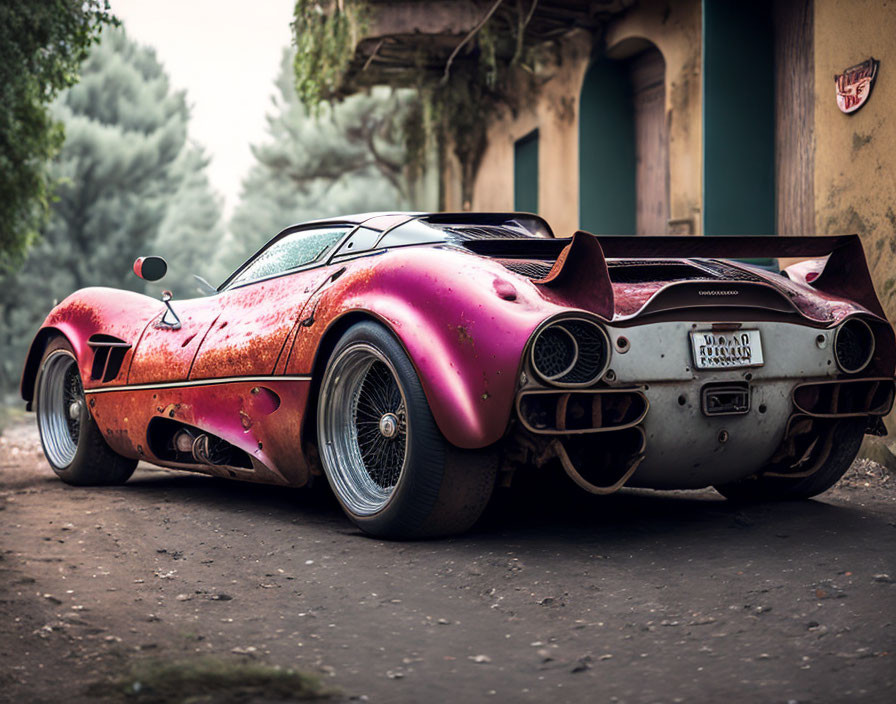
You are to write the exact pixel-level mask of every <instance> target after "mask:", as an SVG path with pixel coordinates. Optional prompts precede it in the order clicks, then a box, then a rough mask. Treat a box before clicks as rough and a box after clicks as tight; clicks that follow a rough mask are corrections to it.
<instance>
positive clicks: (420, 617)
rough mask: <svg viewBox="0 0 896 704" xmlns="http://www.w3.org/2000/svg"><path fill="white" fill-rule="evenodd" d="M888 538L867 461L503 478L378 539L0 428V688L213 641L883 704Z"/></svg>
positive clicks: (893, 513)
mask: <svg viewBox="0 0 896 704" xmlns="http://www.w3.org/2000/svg"><path fill="white" fill-rule="evenodd" d="M894 554H896V490H894V479H893V478H892V476H891V475H889V474H887V473H886V472H885V471H883V469H882V468H881V467H880V466H879V465H875V464H873V463H870V462H857V463H856V464H855V465H854V466H853V468H852V469H851V470H850V472H849V474H848V475H847V477H845V478H844V480H842V481H841V483H840V484H839V485H838V486H837V487H835V488H834V489H833V490H832V491H830V492H828V493H827V494H825V495H824V496H823V497H822V498H820V499H819V500H816V501H806V502H800V503H790V504H778V505H771V504H769V505H761V506H755V507H750V508H737V507H733V506H731V505H729V504H727V503H726V502H725V501H724V500H722V499H721V498H720V497H718V496H717V495H716V494H715V493H714V492H712V491H701V492H662V493H660V492H648V491H623V492H620V493H619V494H616V495H614V496H611V497H600V498H598V497H590V496H585V495H576V494H571V493H569V492H565V491H555V492H550V493H547V492H541V493H540V494H533V493H530V494H526V493H518V494H515V495H511V496H503V497H500V498H499V500H497V501H496V502H495V506H494V507H493V508H492V509H491V510H490V512H489V514H488V515H487V516H486V518H485V520H484V521H483V522H482V524H481V525H480V526H478V527H477V528H476V530H474V531H473V532H471V533H469V534H468V535H465V536H462V537H460V538H455V539H451V540H440V541H429V542H406V543H387V542H382V541H377V540H371V539H369V538H365V537H363V536H362V535H360V534H359V533H358V532H357V530H355V529H354V527H353V526H352V525H351V524H350V523H349V522H348V521H347V520H346V519H345V518H344V517H343V516H342V514H341V512H340V511H339V508H338V507H337V506H336V504H335V503H334V501H333V500H332V498H330V497H328V496H326V495H324V494H321V493H319V492H305V491H292V490H283V489H281V488H275V487H264V486H255V485H249V484H242V483H237V482H225V481H221V480H216V479H211V478H207V477H203V476H193V475H189V474H185V473H175V472H167V471H161V470H156V469H152V468H149V467H144V466H142V465H141V468H140V469H138V471H137V473H136V474H135V475H134V478H133V479H132V480H131V481H130V482H129V483H128V484H127V485H126V486H124V487H117V488H109V489H101V490H100V489H80V488H74V487H69V486H66V485H64V484H62V483H61V482H59V481H58V480H57V479H56V478H55V476H54V475H53V474H52V472H51V471H50V469H49V467H48V466H47V465H46V463H45V461H44V460H43V456H42V454H41V452H40V445H39V440H38V438H37V433H36V430H35V428H34V426H33V424H32V423H31V422H30V421H28V422H25V421H22V420H18V421H15V422H13V424H12V425H11V426H10V427H9V428H7V431H6V432H5V434H4V435H3V436H2V437H0V701H10V702H58V701H60V700H61V699H62V698H63V697H62V695H63V694H64V699H65V700H66V701H67V702H78V701H88V700H90V701H95V699H92V698H91V697H92V695H91V694H90V693H89V691H88V690H89V688H90V687H91V686H95V684H96V683H97V682H104V681H108V680H109V679H114V678H116V677H118V676H120V675H121V673H123V672H127V671H128V669H129V668H130V667H132V666H133V665H134V664H135V663H136V664H140V663H144V662H145V661H147V660H152V661H159V662H164V663H190V662H192V661H193V660H194V659H195V658H196V657H198V656H213V657H215V658H218V659H220V660H223V661H224V662H227V663H232V664H234V665H236V664H243V665H244V664H247V663H251V664H256V665H260V666H274V667H281V668H298V669H299V670H302V671H304V672H310V673H316V674H317V675H318V676H320V677H321V678H322V679H323V681H324V683H325V685H326V686H328V687H330V688H332V689H336V690H338V691H339V692H340V694H338V695H337V699H344V700H363V701H371V702H434V701H447V700H451V701H455V700H461V701H468V702H478V701H488V702H494V701H501V702H544V701H545V700H551V701H552V702H585V701H588V702H719V701H724V700H728V701H732V702H782V703H784V702H839V701H847V700H848V701H851V702H853V701H869V702H870V701H882V702H883V701H887V702H889V701H892V692H893V687H894V684H896V660H894V657H896V654H894V653H896V558H894ZM91 691H96V690H95V689H94V690H91ZM277 698H278V697H277V696H274V694H272V693H270V692H267V693H266V692H265V691H263V690H260V691H257V692H256V693H255V694H254V695H252V696H250V697H249V699H245V698H243V699H242V700H241V701H273V700H275V699H277ZM211 701H230V699H228V698H227V697H226V696H225V695H223V694H219V695H216V696H215V697H213V698H212V699H211Z"/></svg>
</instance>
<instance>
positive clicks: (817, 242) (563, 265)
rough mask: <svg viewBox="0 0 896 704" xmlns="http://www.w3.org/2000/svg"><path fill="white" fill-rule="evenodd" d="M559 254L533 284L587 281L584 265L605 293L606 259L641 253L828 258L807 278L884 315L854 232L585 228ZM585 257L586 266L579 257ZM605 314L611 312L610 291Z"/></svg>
mask: <svg viewBox="0 0 896 704" xmlns="http://www.w3.org/2000/svg"><path fill="white" fill-rule="evenodd" d="M568 242H569V243H568V244H567V245H566V247H565V248H564V249H563V251H562V252H561V253H560V256H559V257H558V258H557V260H556V262H555V263H554V266H553V267H552V268H551V271H550V273H549V274H548V275H547V276H546V277H544V279H541V280H539V281H537V282H536V283H539V284H542V285H545V286H549V287H551V286H562V285H564V284H565V283H566V282H570V281H571V280H572V279H575V280H577V281H578V282H579V283H582V282H583V281H584V280H586V276H585V273H586V271H585V270H583V267H585V269H587V270H590V278H592V279H595V278H597V279H604V280H605V281H606V282H607V285H606V286H604V285H601V283H600V282H593V283H592V284H591V287H592V288H595V287H596V288H600V289H603V290H602V293H603V295H604V297H607V294H608V293H610V291H609V290H608V289H609V272H608V271H607V263H606V260H607V259H617V258H622V259H640V258H681V259H691V258H707V259H714V258H719V259H748V258H784V257H793V258H813V259H821V258H824V257H827V262H826V263H825V265H824V268H823V269H822V271H821V273H820V274H819V276H818V278H816V279H815V280H813V281H812V288H814V289H816V290H818V291H820V292H823V293H827V294H830V295H832V296H836V297H838V298H845V299H848V300H851V301H853V302H855V303H858V304H859V305H862V306H864V307H865V308H867V309H868V310H869V311H870V312H871V313H874V314H875V315H878V316H880V317H881V318H884V319H886V315H885V313H884V310H883V307H882V306H881V304H880V301H879V300H878V298H877V293H876V292H875V290H874V283H873V281H872V279H871V273H870V272H869V271H868V262H867V261H866V259H865V251H864V249H863V248H862V241H861V240H860V239H859V236H858V235H834V236H827V235H816V236H810V237H791V236H746V237H742V236H725V237H707V236H694V235H685V236H676V235H638V236H632V237H628V236H600V237H598V236H595V235H592V234H590V233H588V232H583V231H579V232H576V233H575V234H574V235H573V236H572V239H571V240H568ZM583 260H585V261H587V265H585V263H584V262H583ZM608 303H610V305H609V306H607V311H606V312H607V313H609V314H611V315H612V310H613V309H612V294H610V297H609V301H608Z"/></svg>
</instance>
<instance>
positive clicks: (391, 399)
mask: <svg viewBox="0 0 896 704" xmlns="http://www.w3.org/2000/svg"><path fill="white" fill-rule="evenodd" d="M319 399H320V400H319V402H318V413H317V429H318V445H319V451H320V457H321V462H322V464H323V468H324V472H325V473H326V476H327V480H328V481H329V484H330V487H331V488H332V489H333V492H334V493H335V495H336V498H337V499H338V500H339V503H340V504H341V505H342V508H343V509H344V511H345V513H346V514H347V515H348V517H349V518H350V519H351V520H352V521H353V522H354V523H355V524H356V525H357V526H358V527H359V528H361V529H362V530H363V531H364V532H366V533H368V534H370V535H374V536H377V537H387V538H418V537H433V536H441V535H450V534H455V533H460V532H462V531H465V530H467V529H468V528H470V527H471V526H472V525H473V524H474V523H475V522H476V520H477V519H478V518H479V516H480V515H481V513H482V511H483V510H484V508H485V506H486V504H487V503H488V500H489V497H490V496H491V493H492V489H493V487H494V484H495V473H496V461H495V459H496V458H495V456H494V455H493V454H492V453H490V452H488V451H469V450H460V449H458V448H456V447H454V446H452V445H451V444H450V443H449V442H448V441H447V440H446V439H445V438H444V436H443V435H442V433H441V432H440V431H439V428H438V426H437V425H436V423H435V420H434V419H433V416H432V412H431V411H430V408H429V404H428V403H427V401H426V396H425V395H424V393H423V388H422V386H421V385H420V380H419V378H418V377H417V373H416V370H415V369H414V366H413V365H412V364H411V361H410V359H408V356H407V354H406V353H405V351H404V349H403V348H402V346H401V345H400V344H399V343H398V341H397V340H396V339H395V338H394V337H393V336H392V335H391V334H390V333H389V331H387V330H386V329H385V328H384V327H383V326H381V325H379V324H377V323H373V322H363V323H359V324H357V325H355V326H353V327H352V328H350V329H349V330H348V331H347V332H346V333H345V335H343V337H342V339H341V340H340V341H339V342H338V343H337V345H336V348H335V349H334V350H333V353H332V355H331V356H330V360H329V362H328V363H327V368H326V371H325V373H324V378H323V382H322V384H321V389H320V396H319Z"/></svg>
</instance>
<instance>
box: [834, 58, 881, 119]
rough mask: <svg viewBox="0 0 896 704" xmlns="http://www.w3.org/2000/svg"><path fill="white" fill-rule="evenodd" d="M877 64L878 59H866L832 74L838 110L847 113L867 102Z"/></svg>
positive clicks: (875, 75)
mask: <svg viewBox="0 0 896 704" xmlns="http://www.w3.org/2000/svg"><path fill="white" fill-rule="evenodd" d="M879 65H880V61H878V60H877V59H867V60H866V61H863V62H862V63H860V64H857V65H856V66H852V67H850V68H848V69H846V70H845V71H844V72H843V73H841V74H840V75H838V76H834V83H835V85H836V86H837V107H839V108H840V110H842V111H843V112H845V113H847V114H848V113H851V112H855V111H856V110H858V109H859V108H860V107H862V106H863V105H864V104H865V103H866V102H868V96H869V95H871V89H872V88H873V87H874V79H875V78H877V68H878V66H879Z"/></svg>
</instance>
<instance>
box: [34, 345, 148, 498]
mask: <svg viewBox="0 0 896 704" xmlns="http://www.w3.org/2000/svg"><path fill="white" fill-rule="evenodd" d="M60 374H64V375H67V376H66V377H65V378H67V379H68V380H69V381H70V383H71V387H72V388H71V389H70V390H69V392H68V393H69V397H70V399H73V400H71V403H70V404H69V407H71V405H72V404H77V413H74V412H72V413H74V415H72V414H71V413H70V414H69V415H68V417H67V418H61V419H58V410H59V409H58V408H56V406H57V405H58V404H57V403H55V402H54V401H58V400H59V398H60V395H59V394H58V393H54V392H55V391H56V389H55V386H56V385H57V384H58V383H59V381H60ZM78 392H80V398H78V397H77V394H78ZM62 398H65V394H64V393H63V395H62ZM85 401H86V400H85V398H84V394H83V386H82V383H81V377H80V374H79V373H78V365H77V361H76V358H75V352H74V350H73V349H72V346H71V345H70V344H69V343H68V340H66V339H65V338H64V337H57V338H54V339H53V340H51V341H50V342H49V344H48V345H47V347H46V349H45V350H44V354H43V357H42V358H41V362H40V367H39V369H38V373H37V381H36V383H35V385H34V410H35V411H36V414H37V427H38V430H39V431H40V441H41V445H42V446H43V449H44V456H45V457H46V458H47V462H48V463H49V464H50V467H52V468H53V471H54V472H55V473H56V476H58V477H59V478H60V479H61V480H62V481H64V482H65V483H67V484H74V485H76V486H102V485H114V484H124V483H125V482H126V481H127V480H128V479H130V477H131V475H132V474H133V473H134V469H135V468H136V467H137V460H134V459H129V458H127V457H122V456H121V455H119V454H118V453H117V452H115V451H114V450H112V448H110V447H109V446H108V445H107V444H106V441H105V439H104V438H103V434H102V433H101V432H100V429H99V427H97V424H96V421H94V420H93V417H92V416H91V415H90V409H89V408H88V404H87V403H86V402H85ZM42 403H43V404H45V406H44V408H42V407H41V405H42ZM54 423H55V425H54ZM66 433H68V440H69V441H70V442H71V445H70V446H68V445H64V446H63V447H62V448H61V449H60V443H62V444H64V443H65V442H66V438H65V434H66Z"/></svg>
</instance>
